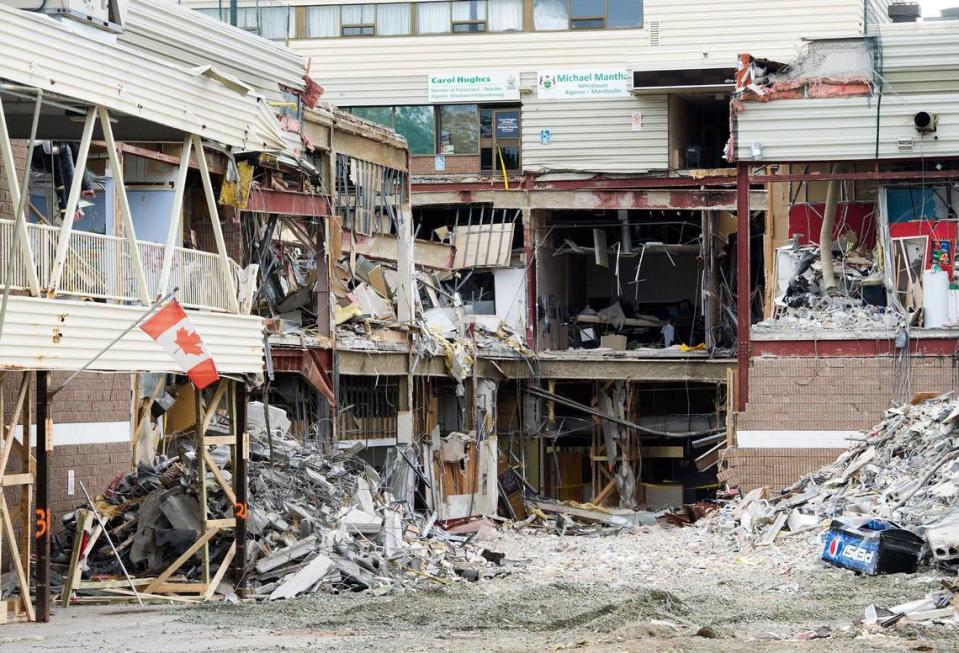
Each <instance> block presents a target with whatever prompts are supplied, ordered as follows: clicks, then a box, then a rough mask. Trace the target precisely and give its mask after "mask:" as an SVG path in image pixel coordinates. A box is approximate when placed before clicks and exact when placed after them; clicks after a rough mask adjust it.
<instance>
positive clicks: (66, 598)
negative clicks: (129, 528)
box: [60, 509, 93, 608]
mask: <svg viewBox="0 0 959 653" xmlns="http://www.w3.org/2000/svg"><path fill="white" fill-rule="evenodd" d="M76 520H77V529H76V532H74V534H73V549H72V550H71V551H70V566H68V567H67V575H66V576H65V577H64V579H63V592H61V593H60V603H61V605H63V607H64V608H68V607H70V595H71V594H73V590H74V588H76V586H77V583H79V582H80V574H81V570H80V554H81V553H82V552H81V548H82V545H83V534H84V533H85V532H86V529H87V528H89V526H90V524H92V523H93V513H92V512H90V511H89V510H84V509H80V510H77V514H76Z"/></svg>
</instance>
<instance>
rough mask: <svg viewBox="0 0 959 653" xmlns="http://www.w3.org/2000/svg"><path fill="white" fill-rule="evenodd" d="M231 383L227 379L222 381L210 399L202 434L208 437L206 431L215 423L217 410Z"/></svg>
mask: <svg viewBox="0 0 959 653" xmlns="http://www.w3.org/2000/svg"><path fill="white" fill-rule="evenodd" d="M228 384H229V382H228V381H227V380H226V379H221V380H220V382H219V383H218V384H217V386H216V390H214V391H213V397H212V398H211V399H210V405H209V406H207V407H206V408H205V409H204V413H203V428H202V429H201V431H200V433H201V434H203V435H206V430H207V429H208V428H210V423H211V422H212V421H213V416H214V415H216V411H217V409H218V408H219V407H220V402H222V401H223V395H225V394H226V389H227V387H228ZM231 437H232V438H233V440H234V441H235V440H236V436H231Z"/></svg>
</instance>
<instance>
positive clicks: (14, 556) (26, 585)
mask: <svg viewBox="0 0 959 653" xmlns="http://www.w3.org/2000/svg"><path fill="white" fill-rule="evenodd" d="M0 519H2V520H3V535H4V538H5V539H6V541H7V544H8V546H9V547H10V564H11V565H12V566H13V570H14V572H16V575H17V584H18V585H19V586H20V596H21V597H22V598H23V608H24V610H26V613H27V618H28V619H29V620H30V621H35V620H36V613H35V612H34V611H33V603H32V602H31V601H30V579H29V578H27V572H26V570H24V568H23V561H22V560H20V547H19V546H17V536H16V534H15V533H14V532H13V522H11V521H10V511H9V509H8V508H7V498H6V497H5V496H4V495H3V491H2V490H0Z"/></svg>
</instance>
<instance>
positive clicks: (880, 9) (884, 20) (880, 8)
mask: <svg viewBox="0 0 959 653" xmlns="http://www.w3.org/2000/svg"><path fill="white" fill-rule="evenodd" d="M891 2H892V0H866V1H865V2H864V3H863V6H864V9H865V12H866V21H865V23H866V30H865V32H864V34H875V33H876V30H877V29H879V28H880V27H881V26H882V25H885V24H888V23H890V22H891V21H890V20H889V4H890V3H891Z"/></svg>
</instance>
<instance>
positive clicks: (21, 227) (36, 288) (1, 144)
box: [0, 101, 40, 297]
mask: <svg viewBox="0 0 959 653" xmlns="http://www.w3.org/2000/svg"><path fill="white" fill-rule="evenodd" d="M0 160H2V161H3V170H4V172H5V173H6V176H7V189H8V190H9V191H10V204H12V205H13V206H14V211H16V207H18V206H20V187H19V185H18V180H19V175H18V174H17V164H16V162H15V161H14V160H13V144H12V143H11V142H10V132H9V131H8V130H7V119H6V116H5V115H4V112H3V102H2V101H0ZM27 170H29V168H27ZM24 205H26V203H24ZM25 214H26V206H24V211H22V212H21V214H20V215H25ZM20 215H17V216H14V220H15V221H16V227H15V228H16V230H17V232H18V234H19V236H18V240H19V241H20V248H21V249H22V250H23V257H24V260H25V263H26V268H27V283H28V285H29V286H30V294H31V295H33V296H34V297H39V296H40V278H39V277H38V276H37V264H36V261H35V260H34V258H33V246H32V245H31V243H30V234H29V233H28V232H27V223H26V220H21V219H20ZM3 254H4V255H10V256H13V252H4V253H3ZM7 281H8V280H7V279H3V282H4V283H6V282H7Z"/></svg>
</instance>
